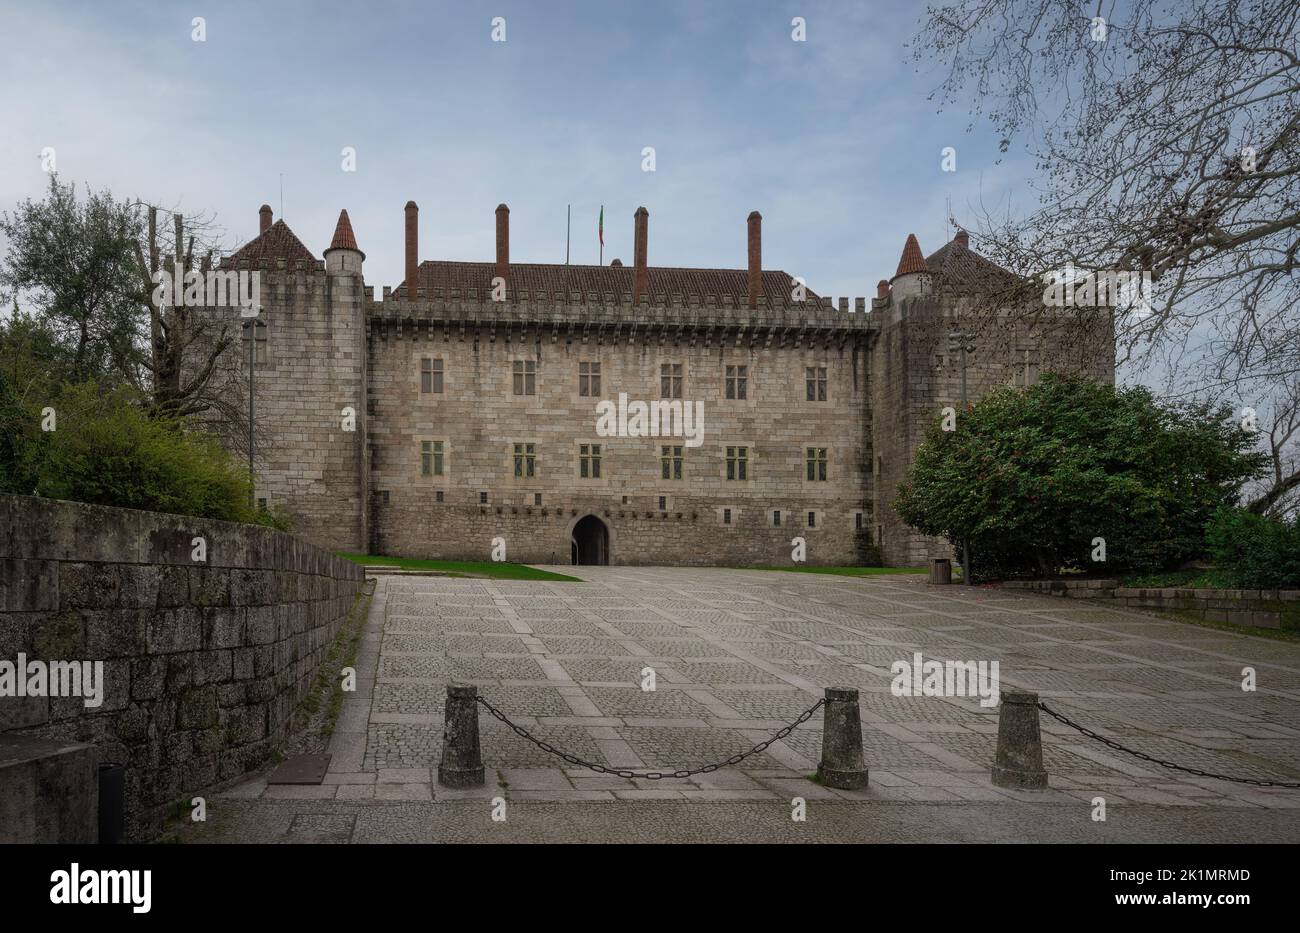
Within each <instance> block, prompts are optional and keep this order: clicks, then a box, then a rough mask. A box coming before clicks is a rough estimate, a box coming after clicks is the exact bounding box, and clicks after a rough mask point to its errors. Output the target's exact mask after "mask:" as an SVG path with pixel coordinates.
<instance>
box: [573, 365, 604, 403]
mask: <svg viewBox="0 0 1300 933" xmlns="http://www.w3.org/2000/svg"><path fill="white" fill-rule="evenodd" d="M578 394H579V395H582V396H590V397H593V398H594V397H596V396H598V395H600V364H599V363H579V364H578Z"/></svg>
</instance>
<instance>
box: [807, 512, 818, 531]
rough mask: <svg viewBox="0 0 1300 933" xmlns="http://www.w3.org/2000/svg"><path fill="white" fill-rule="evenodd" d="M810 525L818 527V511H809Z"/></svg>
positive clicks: (810, 526)
mask: <svg viewBox="0 0 1300 933" xmlns="http://www.w3.org/2000/svg"><path fill="white" fill-rule="evenodd" d="M808 527H809V528H816V527H817V513H816V512H809V513H808Z"/></svg>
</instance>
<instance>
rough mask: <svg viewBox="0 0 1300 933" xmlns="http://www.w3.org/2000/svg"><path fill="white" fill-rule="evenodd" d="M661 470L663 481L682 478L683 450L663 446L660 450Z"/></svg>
mask: <svg viewBox="0 0 1300 933" xmlns="http://www.w3.org/2000/svg"><path fill="white" fill-rule="evenodd" d="M659 468H660V473H661V475H662V478H663V479H681V478H682V448H681V447H677V446H673V447H669V446H666V445H665V446H662V447H660V448H659Z"/></svg>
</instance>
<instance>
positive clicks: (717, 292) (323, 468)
mask: <svg viewBox="0 0 1300 933" xmlns="http://www.w3.org/2000/svg"><path fill="white" fill-rule="evenodd" d="M418 220H419V212H418V208H417V207H416V205H415V203H414V202H409V203H407V205H406V209H405V223H406V243H405V247H406V257H405V258H406V264H405V268H406V274H405V280H404V281H403V282H402V283H400V284H399V285H398V286H397V287H396V288H390V287H388V286H384V287H383V288H382V290H381V292H380V294H379V295H378V296H377V295H376V293H375V289H374V287H373V286H371V285H367V284H366V281H365V276H364V263H365V254H364V253H363V252H362V250H361V249H360V248H359V246H358V242H357V239H356V236H355V235H354V233H353V230H352V226H351V223H350V221H349V219H348V215H347V211H343V212H342V213H341V214H340V216H339V220H338V225H337V229H336V231H335V234H334V238H333V240H332V242H331V243H330V245H329V248H328V249H326V250H325V251H324V252H323V254H322V257H321V258H319V259H318V258H317V257H316V255H315V254H313V253H312V252H311V250H310V249H308V248H307V247H306V246H305V245H304V244H303V243H302V242H301V241H300V240H299V239H298V238H297V237H296V236H295V235H294V233H293V232H292V231H291V230H290V229H289V227H288V226H287V225H286V224H285V223H284V221H283V220H281V221H278V222H275V223H272V218H271V209H270V208H269V207H267V206H263V207H262V209H261V224H260V234H259V235H258V236H257V237H256V238H254V239H253V240H251V241H250V242H249V243H247V244H246V245H245V246H243V247H242V248H241V249H239V250H238V251H237V252H235V253H234V254H233V255H231V256H229V257H228V258H226V259H225V260H224V261H223V262H222V264H221V268H222V270H232V269H236V270H249V271H259V272H260V280H261V308H262V310H261V314H260V319H261V320H262V321H263V322H265V324H266V325H267V326H266V327H264V328H263V327H258V328H245V331H244V332H245V338H244V339H245V340H246V341H247V340H248V339H250V338H249V337H248V336H247V335H248V333H250V332H251V331H253V330H255V331H256V336H255V337H253V338H251V339H254V340H255V341H256V342H255V344H254V347H253V349H254V354H253V356H254V360H255V362H254V384H255V402H256V414H255V423H256V427H257V432H258V437H259V440H258V444H257V459H256V474H255V479H256V495H257V497H258V499H259V501H260V502H262V503H263V504H266V505H268V506H271V507H274V508H278V509H281V510H283V511H285V512H287V513H289V515H290V516H291V517H292V520H293V522H294V525H295V530H297V531H298V532H299V533H300V534H302V535H304V536H305V537H307V538H309V539H311V540H312V541H314V542H317V543H319V544H321V545H324V546H326V547H329V548H332V549H336V550H343V551H350V552H367V553H371V554H386V555H398V556H411V557H428V558H446V559H473V560H487V559H490V558H491V557H493V556H494V552H495V556H497V557H498V558H499V557H500V556H501V554H502V553H503V552H504V555H505V559H508V560H512V561H520V562H538V563H540V562H544V563H551V564H556V563H559V564H564V563H569V562H574V563H606V562H607V563H616V564H731V565H782V564H785V565H788V564H789V563H790V561H791V559H792V552H793V549H794V544H792V542H793V539H796V538H801V539H803V542H804V547H805V549H806V560H807V562H808V563H810V564H853V563H863V562H876V561H883V562H884V563H886V564H889V565H897V566H905V565H916V564H919V563H922V562H924V561H925V560H926V559H927V558H928V557H929V556H931V555H939V554H944V555H946V554H948V553H949V552H950V550H949V548H948V545H947V544H946V542H943V541H940V540H933V539H927V538H924V537H922V536H920V535H918V534H916V533H915V532H914V531H912V530H911V529H909V528H907V527H906V526H905V525H904V524H903V523H902V522H901V521H900V520H899V519H898V518H897V517H896V516H895V515H894V513H893V509H892V502H893V499H894V496H895V492H896V489H897V486H898V483H899V482H900V481H901V480H902V479H903V478H904V476H905V474H906V472H907V469H908V467H909V465H910V463H911V460H912V456H913V452H914V451H915V449H916V446H917V445H918V444H919V443H920V441H921V438H922V436H923V434H924V431H925V429H926V426H927V425H928V424H929V423H930V422H932V421H933V420H934V419H935V418H936V417H938V416H939V413H940V411H941V410H942V408H943V407H944V406H948V405H952V406H957V405H958V404H959V399H960V373H959V371H958V367H957V365H956V358H955V357H954V355H953V351H952V350H951V347H950V344H951V341H950V340H949V339H948V335H949V333H950V332H951V331H952V330H953V329H954V327H956V326H957V325H956V321H957V318H958V316H959V315H960V312H961V308H962V306H963V302H965V301H968V299H967V298H965V297H963V295H964V294H966V293H967V292H968V290H967V289H964V288H963V286H964V285H970V284H971V283H977V282H979V281H980V280H981V279H982V278H987V277H989V276H996V275H1005V274H1006V273H1004V272H1002V270H1000V269H998V268H997V267H996V266H994V265H993V264H992V263H990V262H988V261H987V260H985V259H983V258H982V257H980V256H979V255H978V254H977V253H976V252H975V251H974V250H973V249H972V248H971V246H970V244H969V240H968V237H967V236H966V235H965V234H963V233H960V232H959V233H958V235H957V236H956V238H955V239H953V240H952V242H950V243H948V244H946V245H945V246H944V247H942V248H941V249H940V250H938V251H937V252H935V253H934V254H932V255H931V256H929V257H925V256H923V254H922V252H921V249H920V246H919V244H918V243H917V241H916V238H915V237H914V236H909V237H908V239H907V243H906V246H905V248H904V250H903V255H902V259H901V260H900V262H899V264H898V268H897V271H896V273H895V275H894V276H893V278H892V279H891V280H889V281H881V282H880V283H879V284H878V286H877V293H876V296H875V297H874V298H873V299H872V300H871V301H870V302H868V301H867V300H865V299H864V298H855V299H853V300H852V302H850V301H849V299H847V298H841V299H839V301H838V302H835V301H833V300H832V299H830V298H824V297H820V296H818V295H816V294H815V293H813V292H811V291H806V292H805V290H804V289H803V286H802V283H801V282H800V281H798V280H795V279H793V278H792V277H791V276H790V275H789V274H787V273H785V272H782V271H779V270H773V269H765V268H763V265H762V238H761V223H762V219H761V217H760V216H759V214H758V213H757V212H754V213H752V214H750V216H749V220H748V256H747V259H748V262H747V266H746V268H738V269H688V268H667V267H659V266H651V265H649V264H648V260H647V257H648V252H649V249H648V236H649V234H648V227H649V215H648V212H647V211H646V210H645V208H640V209H639V210H638V211H637V212H636V214H635V217H634V225H635V240H634V248H633V260H632V264H631V265H630V266H626V265H623V264H621V263H620V262H619V261H617V260H615V261H614V262H612V263H610V264H609V265H607V266H582V265H548V264H538V263H515V262H512V261H511V259H510V226H509V220H510V212H509V209H508V208H507V207H506V206H505V205H504V204H503V205H501V206H499V207H498V208H497V211H496V221H497V223H496V258H495V261H494V262H445V261H436V260H434V261H431V260H423V261H421V260H420V258H419V238H418V227H419V223H418ZM205 313H226V314H232V313H238V312H232V311H230V310H229V309H219V310H218V309H207V310H206V312H205ZM1001 330H1003V331H1004V332H1002V333H999V334H997V335H996V339H994V338H990V339H988V340H985V341H983V342H982V343H981V342H980V338H972V339H973V340H975V341H976V343H978V344H979V345H978V346H976V345H975V344H972V346H975V349H974V350H973V352H971V354H970V355H969V360H970V366H969V371H968V382H969V391H970V398H971V400H972V401H973V400H974V399H976V398H978V397H979V396H980V394H982V393H983V392H985V391H987V390H988V389H989V388H990V387H991V386H993V385H996V384H1001V383H1007V382H1013V383H1020V384H1023V383H1025V382H1028V381H1030V380H1032V379H1033V378H1034V377H1035V375H1036V373H1037V372H1039V371H1042V370H1045V369H1049V368H1052V369H1068V370H1081V371H1085V372H1087V373H1089V374H1091V375H1093V376H1095V377H1097V378H1106V379H1110V378H1113V361H1114V352H1113V340H1112V339H1110V338H1109V333H1107V337H1106V338H1105V339H1103V340H1101V341H1100V343H1099V344H1097V345H1094V346H1092V348H1091V349H1082V348H1081V347H1080V346H1079V345H1078V343H1077V342H1075V341H1065V340H1060V339H1057V338H1055V337H1054V336H1053V335H1052V334H1051V332H1050V329H1047V328H1042V327H1031V326H1028V325H1025V324H1022V323H1014V324H1013V323H1010V322H1009V323H1008V324H1007V326H1006V328H1002V329H1001ZM1107 332H1109V328H1107ZM1098 346H1100V349H1098V348H1097V347H1098ZM248 358H249V347H248V344H247V343H245V344H244V346H243V352H242V354H241V360H242V362H241V363H240V364H239V366H240V367H241V369H239V370H238V373H239V375H238V377H237V378H236V379H235V380H234V382H233V383H232V385H231V386H230V387H229V391H230V392H231V393H235V394H239V393H246V392H247V382H248V380H247V360H248ZM620 399H621V401H620ZM602 402H606V403H607V404H606V406H605V410H606V411H608V410H609V409H611V408H612V409H618V408H620V407H621V408H622V409H623V410H624V412H630V413H632V417H629V418H627V419H626V421H627V430H625V431H621V432H620V431H617V430H615V431H613V432H611V431H610V430H609V428H610V426H611V425H610V423H609V421H607V422H606V423H605V424H604V425H602V424H601V422H600V418H599V416H598V407H597V406H598V405H600V404H601V403H602ZM638 403H641V404H644V405H646V406H647V407H649V405H650V404H651V403H660V404H659V405H658V406H656V407H657V409H658V410H657V412H656V415H657V417H656V419H655V422H654V425H653V428H658V429H659V432H660V436H653V431H652V430H651V429H649V428H648V426H647V425H646V423H645V421H644V420H643V421H642V422H640V423H638V421H637V419H636V418H635V411H636V409H637V405H638ZM674 403H678V404H677V405H674ZM700 410H702V412H703V420H702V425H694V424H692V425H691V427H693V428H697V429H699V430H698V433H697V434H696V435H695V436H694V437H692V436H690V434H691V432H688V431H684V430H682V427H683V426H682V425H681V423H680V422H676V421H674V420H673V418H674V417H675V416H676V415H678V414H681V415H683V416H684V415H686V414H689V413H694V412H698V411H700ZM674 426H676V428H677V430H676V432H675V433H674V430H673V429H674ZM638 428H641V429H645V430H638ZM648 434H649V436H647V435H648ZM620 435H622V436H620ZM629 435H635V436H629ZM679 435H680V436H679Z"/></svg>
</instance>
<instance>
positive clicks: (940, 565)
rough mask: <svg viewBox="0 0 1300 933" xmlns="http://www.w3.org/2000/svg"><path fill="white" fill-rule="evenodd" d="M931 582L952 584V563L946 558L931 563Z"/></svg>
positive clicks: (937, 558)
mask: <svg viewBox="0 0 1300 933" xmlns="http://www.w3.org/2000/svg"><path fill="white" fill-rule="evenodd" d="M930 582H931V583H951V582H952V561H950V560H949V559H948V558H946V557H936V558H935V559H934V560H932V561H930Z"/></svg>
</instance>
